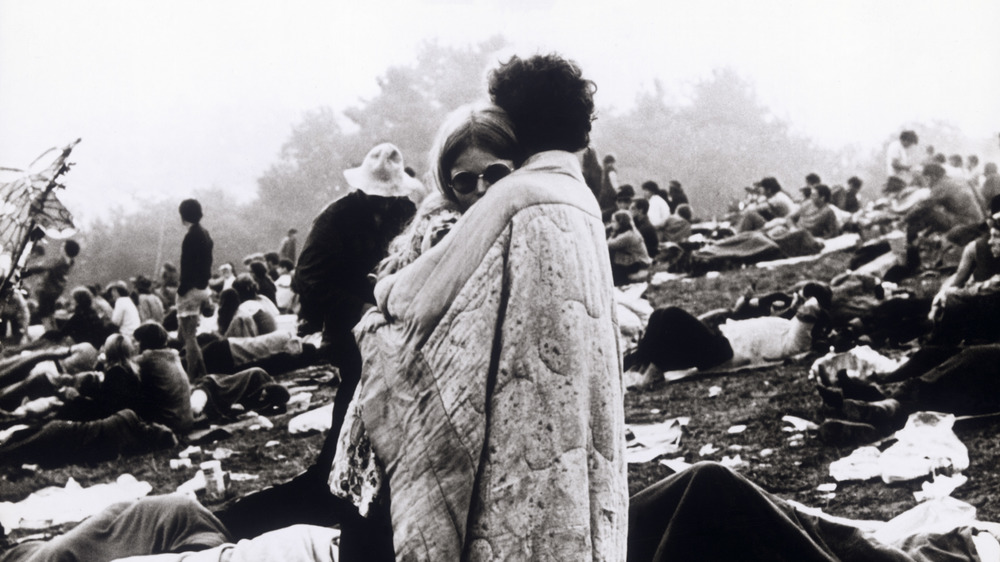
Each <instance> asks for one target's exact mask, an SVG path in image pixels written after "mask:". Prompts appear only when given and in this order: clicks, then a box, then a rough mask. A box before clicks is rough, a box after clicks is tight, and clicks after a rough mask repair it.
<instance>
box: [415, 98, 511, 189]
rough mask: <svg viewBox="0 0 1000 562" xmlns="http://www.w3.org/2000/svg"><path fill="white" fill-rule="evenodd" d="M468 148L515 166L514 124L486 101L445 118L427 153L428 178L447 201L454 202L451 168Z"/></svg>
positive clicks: (465, 106) (471, 105)
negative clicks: (483, 152)
mask: <svg viewBox="0 0 1000 562" xmlns="http://www.w3.org/2000/svg"><path fill="white" fill-rule="evenodd" d="M470 148H478V149H480V150H484V151H487V152H490V153H492V154H494V155H496V156H497V157H498V158H502V159H504V160H511V161H512V162H514V163H515V164H519V163H520V161H521V149H520V146H519V145H518V142H517V137H516V135H515V134H514V125H513V124H512V123H511V121H510V117H508V116H507V113H505V112H504V110H502V109H500V108H499V107H497V106H495V105H493V104H490V103H487V102H479V103H473V104H468V105H463V106H462V107H459V108H458V109H456V110H455V111H452V112H451V113H449V114H448V116H447V117H445V119H444V122H443V123H442V124H441V127H440V128H439V129H438V133H437V136H436V137H435V139H434V144H433V145H432V146H431V150H430V153H429V154H428V156H429V158H430V162H429V165H428V166H427V169H428V170H430V172H429V176H430V178H429V179H430V181H431V183H432V184H433V185H434V186H435V187H436V188H437V191H438V192H439V193H441V195H442V196H444V198H445V199H447V200H448V201H452V202H456V201H457V200H458V198H457V197H456V196H455V192H454V191H453V190H452V189H451V186H450V185H449V184H450V183H451V167H452V166H454V165H455V161H456V160H458V158H459V156H461V155H462V153H463V152H465V151H466V150H468V149H470Z"/></svg>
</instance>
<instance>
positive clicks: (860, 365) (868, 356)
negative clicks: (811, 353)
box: [809, 345, 900, 385]
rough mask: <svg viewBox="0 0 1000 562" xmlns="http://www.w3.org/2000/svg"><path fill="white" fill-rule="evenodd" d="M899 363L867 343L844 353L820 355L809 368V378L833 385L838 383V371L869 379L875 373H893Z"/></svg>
mask: <svg viewBox="0 0 1000 562" xmlns="http://www.w3.org/2000/svg"><path fill="white" fill-rule="evenodd" d="M899 365H900V363H899V361H896V360H894V359H889V358H888V357H885V356H884V355H882V354H880V353H879V352H877V351H875V350H874V349H872V348H870V347H868V346H867V345H862V346H859V347H855V348H854V349H851V350H849V351H845V352H843V353H833V352H830V353H827V354H826V355H824V356H823V357H820V358H819V359H817V360H816V361H814V362H813V364H812V367H810V368H809V378H815V379H818V380H819V381H820V382H822V383H824V384H826V385H832V384H835V383H836V380H837V372H838V371H842V370H843V371H847V373H848V375H850V376H854V377H858V378H862V379H867V378H868V377H869V376H871V375H872V374H873V373H878V374H882V373H891V372H892V371H895V370H896V369H898V368H899Z"/></svg>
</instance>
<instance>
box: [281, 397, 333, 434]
mask: <svg viewBox="0 0 1000 562" xmlns="http://www.w3.org/2000/svg"><path fill="white" fill-rule="evenodd" d="M331 423H333V403H332V402H331V403H329V404H327V405H326V406H322V407H320V408H316V409H315V410H309V411H308V412H306V413H304V414H299V415H297V416H295V417H294V418H292V419H291V420H289V422H288V432H289V433H292V434H296V433H307V432H310V431H329V430H330V424H331Z"/></svg>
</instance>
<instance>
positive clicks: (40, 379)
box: [0, 334, 140, 420]
mask: <svg viewBox="0 0 1000 562" xmlns="http://www.w3.org/2000/svg"><path fill="white" fill-rule="evenodd" d="M74 353H75V354H76V355H77V357H72V354H74ZM135 355H136V352H135V347H134V346H133V345H132V340H131V338H128V337H126V336H124V335H122V334H111V335H110V336H108V338H107V339H106V340H105V342H104V345H103V346H102V347H101V352H100V355H99V356H98V355H97V354H96V353H95V352H93V348H92V347H90V344H77V345H76V346H74V347H72V348H68V349H67V348H60V349H56V350H53V351H43V352H35V353H33V354H31V355H30V357H31V359H29V360H28V361H27V362H26V363H24V362H23V363H22V364H21V365H22V367H21V368H23V367H24V366H26V365H28V364H32V363H34V362H35V361H37V360H39V359H44V358H55V357H62V358H63V359H62V360H61V361H59V360H57V361H56V363H54V364H53V367H54V368H53V369H38V368H34V369H32V371H31V373H30V374H29V375H28V376H27V377H26V378H25V379H24V380H22V381H20V382H17V383H14V384H11V385H8V386H6V387H4V388H3V389H2V390H0V409H3V410H8V411H10V410H14V409H15V408H17V407H18V405H20V404H21V403H22V402H23V401H24V400H35V399H37V398H42V397H46V396H59V397H60V398H61V399H62V401H63V402H64V404H62V405H61V406H60V405H58V404H57V403H53V404H52V405H53V406H54V407H58V409H59V411H58V413H57V414H56V416H57V417H59V418H61V419H74V420H92V419H99V418H103V417H106V416H110V415H111V414H113V413H115V412H117V411H119V410H123V409H125V408H134V407H135V406H136V399H137V397H138V395H139V387H140V383H139V374H138V367H137V366H136V364H135ZM80 357H86V360H81V359H80ZM91 358H93V360H91ZM98 359H100V360H99V361H98ZM95 361H97V364H96V365H95V364H94V362H95ZM67 366H69V367H70V368H69V370H68V371H69V372H66V373H64V372H60V369H66V367H67ZM95 367H97V368H99V369H100V370H99V371H92V370H91V369H93V368H95ZM81 369H82V370H81Z"/></svg>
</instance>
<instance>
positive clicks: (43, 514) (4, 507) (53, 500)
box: [0, 474, 153, 531]
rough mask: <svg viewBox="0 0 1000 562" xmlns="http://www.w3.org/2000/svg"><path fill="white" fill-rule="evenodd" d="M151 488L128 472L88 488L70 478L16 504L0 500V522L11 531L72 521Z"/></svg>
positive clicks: (39, 527)
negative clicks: (63, 485)
mask: <svg viewBox="0 0 1000 562" xmlns="http://www.w3.org/2000/svg"><path fill="white" fill-rule="evenodd" d="M152 490H153V487H152V486H151V485H150V484H149V483H147V482H140V481H138V480H136V479H135V477H134V476H132V475H131V474H122V475H121V476H119V477H118V479H117V480H116V481H115V482H109V483H105V484H96V485H94V486H91V487H89V488H84V487H82V486H80V484H79V483H77V481H76V480H74V479H73V478H70V479H69V480H67V481H66V486H65V487H58V486H49V487H47V488H42V489H41V490H38V491H36V492H33V493H32V494H31V495H29V496H28V497H27V498H25V499H24V500H22V501H19V502H17V503H11V502H0V524H3V526H4V528H5V529H7V530H8V531H12V530H14V529H47V528H49V527H52V526H55V525H61V524H63V523H76V522H78V521H83V520H84V519H86V518H87V517H89V516H91V515H94V514H95V513H98V512H100V511H101V510H102V509H104V508H105V507H107V506H109V505H111V504H113V503H117V502H121V501H130V500H137V499H139V498H141V497H143V496H145V495H147V494H149V492H151V491H152Z"/></svg>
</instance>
